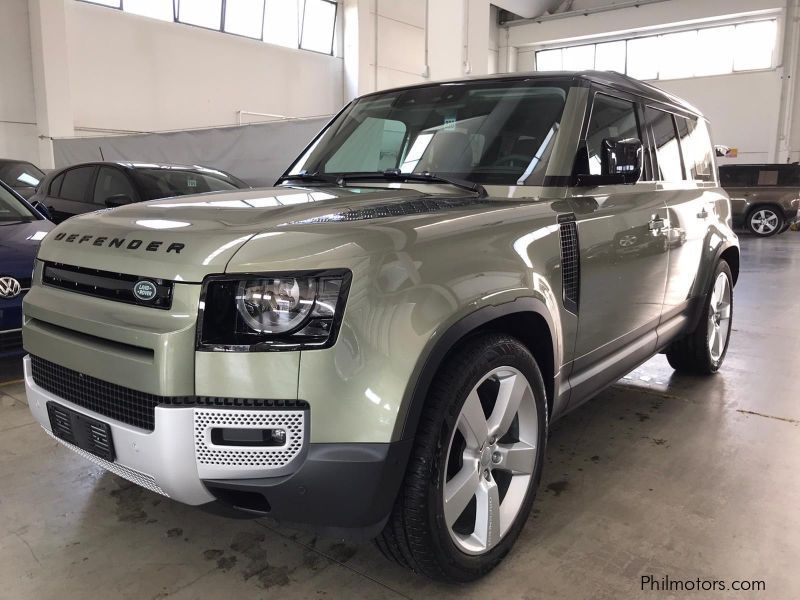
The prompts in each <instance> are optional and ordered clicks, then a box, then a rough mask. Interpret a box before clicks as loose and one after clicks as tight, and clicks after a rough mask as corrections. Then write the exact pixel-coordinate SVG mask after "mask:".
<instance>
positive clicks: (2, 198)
mask: <svg viewBox="0 0 800 600" xmlns="http://www.w3.org/2000/svg"><path fill="white" fill-rule="evenodd" d="M38 218H39V217H38V216H37V215H35V214H34V213H33V212H32V211H31V210H29V209H28V207H27V206H25V205H24V204H23V203H22V202H20V201H19V200H17V198H16V196H14V194H12V193H11V192H9V191H8V190H7V189H6V188H4V187H2V186H0V223H2V222H8V221H34V220H36V219H38Z"/></svg>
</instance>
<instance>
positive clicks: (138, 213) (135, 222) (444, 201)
mask: <svg viewBox="0 0 800 600" xmlns="http://www.w3.org/2000/svg"><path fill="white" fill-rule="evenodd" d="M441 189H443V190H448V189H449V188H446V187H445V188H441ZM498 202H499V201H495V200H488V199H485V198H477V197H475V196H474V195H467V196H463V195H452V194H427V193H423V192H420V191H419V190H415V189H409V188H399V187H391V188H370V187H364V188H357V187H347V188H338V187H333V188H303V187H278V188H264V189H254V190H238V191H231V192H215V193H209V194H199V195H195V196H182V197H180V198H167V199H164V200H155V201H150V202H142V203H137V204H132V205H129V206H124V207H121V208H116V209H109V210H103V211H98V212H95V213H89V214H85V215H80V216H78V217H74V218H72V219H68V220H67V221H65V222H64V223H62V224H61V225H59V226H58V227H57V228H56V229H55V230H54V232H53V234H51V235H49V236H48V237H47V239H46V240H45V242H44V243H43V244H42V249H41V251H40V253H39V257H40V258H41V259H43V260H47V261H53V262H60V263H64V264H71V265H78V266H82V267H89V268H95V269H102V270H108V271H114V272H121V273H129V274H135V275H142V276H148V277H156V278H164V279H172V280H175V281H191V282H199V281H201V280H202V279H203V277H205V276H206V275H208V274H211V273H222V272H225V271H226V270H227V271H243V270H248V269H251V268H256V267H257V266H259V265H263V264H265V262H270V261H271V262H270V264H278V263H281V264H284V263H285V264H286V266H287V267H289V268H293V264H292V259H293V258H302V257H306V258H308V257H310V256H316V257H318V258H315V259H309V260H310V262H309V263H308V264H314V265H316V266H317V267H318V268H321V267H323V266H325V265H324V264H323V263H324V262H325V261H324V260H323V259H324V258H325V257H324V256H323V257H322V258H319V255H320V254H325V253H326V252H328V251H329V250H330V249H333V248H339V247H341V246H342V241H343V240H350V241H352V240H353V239H354V236H356V230H359V229H363V228H366V227H369V226H372V225H373V222H375V221H376V220H381V223H382V224H387V225H388V224H390V223H396V222H398V221H404V220H409V219H414V220H416V221H419V220H431V221H436V220H442V219H449V218H452V217H453V216H454V215H455V214H456V213H462V212H474V211H480V210H486V207H487V205H488V204H494V203H498ZM245 245H246V246H247V248H248V251H247V252H243V253H241V254H238V253H239V251H240V250H241V249H242V248H243V247H244V246H245ZM362 249H363V246H362ZM234 257H236V259H234ZM240 257H241V260H240ZM301 262H302V261H301Z"/></svg>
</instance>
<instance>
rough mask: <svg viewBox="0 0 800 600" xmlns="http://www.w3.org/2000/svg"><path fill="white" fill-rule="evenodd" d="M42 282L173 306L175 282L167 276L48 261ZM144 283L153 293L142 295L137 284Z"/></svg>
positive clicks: (151, 304)
mask: <svg viewBox="0 0 800 600" xmlns="http://www.w3.org/2000/svg"><path fill="white" fill-rule="evenodd" d="M42 282H43V283H44V284H45V285H49V286H52V287H57V288H61V289H63V290H69V291H71V292H77V293H79V294H85V295H87V296H95V297H97V298H105V299H106V300H114V301H115V302H125V303H126V304H136V305H138V306H148V307H151V308H161V309H165V310H168V309H169V308H170V307H171V306H172V288H173V286H174V284H173V282H172V281H169V280H166V279H154V278H149V277H139V276H137V275H126V274H124V273H112V272H111V271H100V270H98V269H87V268H84V267H75V266H72V265H64V264H60V263H45V265H44V271H43V274H42ZM142 285H143V286H144V289H145V291H149V292H152V295H150V294H142V293H141V291H140V292H139V293H138V294H137V293H136V290H137V287H139V286H142Z"/></svg>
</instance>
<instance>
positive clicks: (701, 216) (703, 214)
mask: <svg viewBox="0 0 800 600" xmlns="http://www.w3.org/2000/svg"><path fill="white" fill-rule="evenodd" d="M697 218H698V219H706V218H708V213H707V212H706V208H705V206H704V207H703V210H701V211H700V212H699V213H697Z"/></svg>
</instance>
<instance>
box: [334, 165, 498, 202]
mask: <svg viewBox="0 0 800 600" xmlns="http://www.w3.org/2000/svg"><path fill="white" fill-rule="evenodd" d="M369 179H384V180H389V181H419V182H423V183H447V184H449V185H453V186H455V187H457V188H461V189H462V190H468V191H470V192H474V193H476V194H477V195H478V198H485V197H486V196H487V192H486V188H484V187H483V186H482V185H481V184H480V183H475V182H474V181H467V180H466V179H456V178H453V177H444V176H443V175H437V174H436V173H430V172H428V171H425V172H424V173H403V172H402V171H400V169H386V170H385V171H376V172H367V173H343V174H342V175H339V177H338V179H337V183H338V184H339V185H340V186H343V185H345V184H346V183H347V182H348V181H358V180H369Z"/></svg>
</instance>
